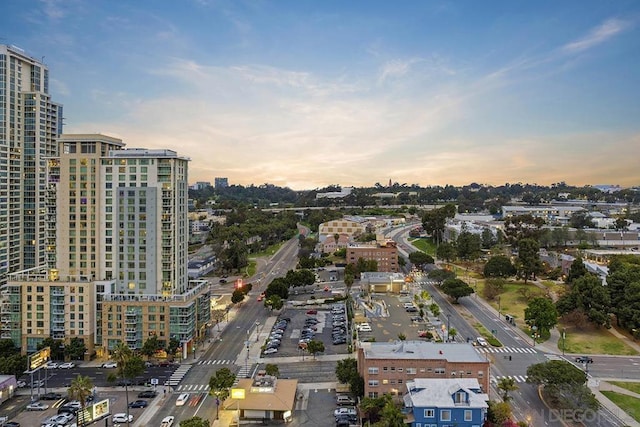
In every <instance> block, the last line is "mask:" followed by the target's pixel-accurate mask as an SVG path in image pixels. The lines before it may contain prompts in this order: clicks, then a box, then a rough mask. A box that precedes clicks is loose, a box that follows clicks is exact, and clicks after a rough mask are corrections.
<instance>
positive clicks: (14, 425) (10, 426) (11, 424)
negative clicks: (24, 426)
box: [2, 421, 20, 427]
mask: <svg viewBox="0 0 640 427" xmlns="http://www.w3.org/2000/svg"><path fill="white" fill-rule="evenodd" d="M2 427H20V423H19V422H17V421H7V422H6V423H4V424H2Z"/></svg>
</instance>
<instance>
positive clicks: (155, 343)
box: [140, 335, 162, 358]
mask: <svg viewBox="0 0 640 427" xmlns="http://www.w3.org/2000/svg"><path fill="white" fill-rule="evenodd" d="M161 349H162V345H161V344H160V341H159V340H158V336H157V335H152V336H150V337H149V338H148V339H147V340H146V341H145V342H144V344H142V349H141V350H140V353H142V354H143V355H145V356H147V358H150V357H152V356H153V355H154V354H156V352H157V351H158V350H161Z"/></svg>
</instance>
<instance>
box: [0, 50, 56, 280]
mask: <svg viewBox="0 0 640 427" xmlns="http://www.w3.org/2000/svg"><path fill="white" fill-rule="evenodd" d="M61 133H62V106H61V105H59V104H56V103H55V102H53V101H52V100H51V96H50V95H49V70H48V68H47V66H46V65H45V64H44V63H43V62H42V61H39V60H36V59H34V58H32V57H30V56H29V55H27V54H26V53H25V52H24V51H23V50H22V49H20V48H17V47H15V46H7V45H0V177H1V178H0V285H3V284H5V283H6V282H7V275H8V274H9V273H11V272H15V271H20V270H24V269H28V268H32V267H35V266H38V265H41V264H43V263H44V261H45V237H44V215H45V213H44V211H45V209H44V207H45V204H46V192H47V190H46V186H45V179H44V178H45V169H46V167H45V163H46V161H47V160H46V159H47V158H49V157H51V156H55V155H57V147H58V146H57V142H56V138H57V137H58V136H59V135H60V134H61Z"/></svg>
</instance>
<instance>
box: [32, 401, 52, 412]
mask: <svg viewBox="0 0 640 427" xmlns="http://www.w3.org/2000/svg"><path fill="white" fill-rule="evenodd" d="M47 409H49V405H47V404H45V403H42V402H33V403H29V404H28V405H27V411H46V410H47Z"/></svg>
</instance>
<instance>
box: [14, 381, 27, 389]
mask: <svg viewBox="0 0 640 427" xmlns="http://www.w3.org/2000/svg"><path fill="white" fill-rule="evenodd" d="M16 386H17V387H18V388H22V387H26V386H27V383H26V381H22V380H18V381H17V382H16Z"/></svg>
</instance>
